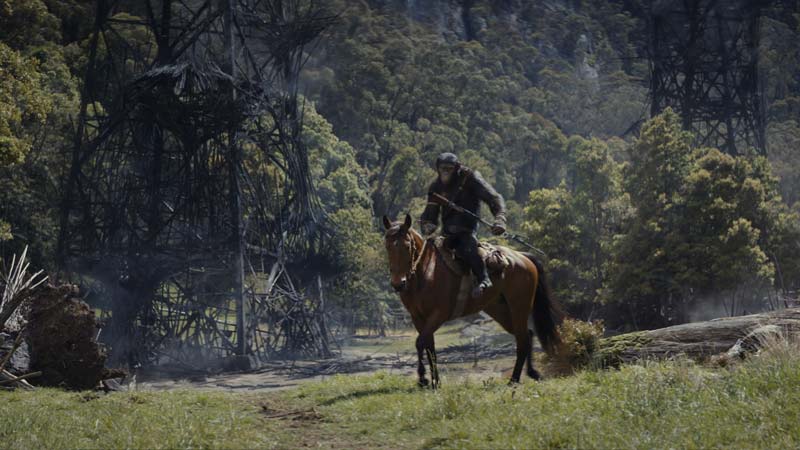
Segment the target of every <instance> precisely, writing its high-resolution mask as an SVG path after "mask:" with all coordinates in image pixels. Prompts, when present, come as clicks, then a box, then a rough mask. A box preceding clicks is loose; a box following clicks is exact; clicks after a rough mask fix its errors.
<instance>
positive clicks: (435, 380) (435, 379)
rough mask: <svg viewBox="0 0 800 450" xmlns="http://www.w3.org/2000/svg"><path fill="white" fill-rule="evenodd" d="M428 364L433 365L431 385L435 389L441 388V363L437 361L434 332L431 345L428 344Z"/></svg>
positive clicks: (431, 335)
mask: <svg viewBox="0 0 800 450" xmlns="http://www.w3.org/2000/svg"><path fill="white" fill-rule="evenodd" d="M426 350H427V353H428V365H429V366H431V387H432V388H433V389H438V388H439V364H437V362H436V343H435V342H434V338H433V333H431V334H430V345H429V346H427V349H426Z"/></svg>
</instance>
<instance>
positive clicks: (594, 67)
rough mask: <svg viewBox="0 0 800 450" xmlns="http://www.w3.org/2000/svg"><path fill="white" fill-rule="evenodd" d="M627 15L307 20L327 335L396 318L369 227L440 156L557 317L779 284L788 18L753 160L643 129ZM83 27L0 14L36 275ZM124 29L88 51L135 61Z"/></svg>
mask: <svg viewBox="0 0 800 450" xmlns="http://www.w3.org/2000/svg"><path fill="white" fill-rule="evenodd" d="M641 3H642V2H638V1H624V2H623V1H611V2H609V1H600V0H589V1H583V2H561V1H555V2H522V4H515V3H513V2H510V3H508V4H506V3H502V2H499V3H498V2H489V1H486V0H479V1H474V2H467V4H468V6H467V7H464V8H461V7H458V8H456V7H455V6H453V5H452V4H451V3H449V2H443V1H431V2H399V1H397V2H393V1H389V2H385V1H366V0H365V1H344V0H336V1H331V2H328V7H329V8H330V9H331V10H332V11H335V12H337V13H339V22H338V24H337V25H336V26H335V27H333V28H332V29H330V30H329V31H328V32H327V33H326V34H325V36H324V37H323V39H322V40H321V41H320V42H319V44H318V45H317V46H315V47H314V48H313V49H311V48H309V51H310V53H309V58H310V59H309V61H308V63H307V66H306V69H305V72H304V75H303V79H302V86H303V92H304V95H305V104H304V123H305V130H304V132H303V138H304V139H305V141H306V144H307V147H308V149H309V152H310V155H311V166H312V167H311V171H312V179H313V180H314V181H315V183H316V186H315V187H316V190H317V192H318V194H319V196H320V200H321V202H322V205H323V207H324V209H325V211H326V212H327V214H328V217H329V218H330V221H331V223H332V224H333V225H334V228H335V231H336V238H335V239H331V240H329V241H326V242H325V245H324V248H322V249H320V251H321V253H323V256H325V257H326V258H327V259H328V260H329V261H331V263H332V265H333V267H334V268H335V269H336V270H335V272H336V273H335V274H329V275H328V279H329V283H330V284H331V286H332V287H333V289H332V292H331V295H332V296H333V298H332V300H333V301H332V307H333V308H334V310H335V312H336V314H337V317H338V318H339V319H340V320H341V321H342V322H343V323H347V324H348V326H349V327H358V326H363V325H366V324H376V323H377V324H379V326H380V324H383V323H384V322H385V320H386V312H387V309H388V308H389V307H391V306H392V305H394V306H396V298H395V297H394V296H393V295H391V294H390V293H389V292H390V291H389V289H388V286H387V276H386V269H385V261H384V255H383V253H382V248H381V245H380V239H381V236H380V234H379V230H380V226H379V221H378V220H377V219H376V217H380V216H381V215H383V214H384V213H388V214H389V215H392V216H396V215H398V214H401V213H405V212H406V211H411V212H412V215H414V216H418V215H419V213H420V212H421V207H422V203H423V201H422V196H423V194H424V193H425V187H426V186H427V184H428V182H429V181H430V180H431V179H432V177H433V176H434V172H433V169H432V162H433V159H434V157H435V155H437V154H438V153H440V152H443V151H453V152H456V153H458V155H459V156H460V158H461V159H462V160H463V161H464V162H466V164H467V165H469V166H470V167H472V168H474V169H477V170H479V171H480V172H481V173H482V174H483V176H484V178H486V179H487V180H488V181H490V182H491V183H492V184H494V185H495V187H496V188H497V189H498V191H499V192H500V193H501V194H503V196H504V197H505V198H506V200H507V203H508V207H509V211H510V214H509V216H510V226H511V227H512V228H513V229H516V230H519V231H521V232H524V233H525V234H526V235H527V237H528V238H529V239H530V240H531V241H532V242H534V243H535V244H536V245H537V246H538V247H541V248H542V249H543V250H545V252H546V253H547V254H548V256H549V257H548V258H547V261H546V262H547V266H548V268H549V270H550V273H551V275H552V277H553V285H554V288H555V290H556V292H557V294H558V297H559V298H560V299H562V300H563V301H564V302H565V303H566V304H567V306H568V309H569V310H570V312H572V313H573V314H574V315H577V316H579V317H582V318H598V317H602V318H604V319H605V320H606V324H607V325H608V326H609V327H610V328H624V327H628V328H642V327H652V326H658V325H663V324H667V323H673V322H680V321H685V320H690V319H692V318H698V317H700V316H703V315H707V314H718V313H726V314H734V313H739V312H743V311H745V310H749V309H752V308H761V307H764V306H765V304H774V303H775V302H776V298H777V297H776V296H777V295H778V294H784V293H787V292H790V291H792V290H795V289H797V288H798V287H800V248H798V242H799V239H800V229H799V226H798V215H797V214H798V210H800V176H798V174H800V156H798V155H800V153H798V146H800V78H798V75H797V74H798V73H800V49H798V46H797V45H796V43H797V41H798V38H800V25H798V24H799V23H800V16H798V13H800V11H797V10H794V11H789V13H787V11H786V10H784V7H783V6H781V9H777V7H776V9H774V10H773V9H768V10H767V11H766V16H765V18H764V20H763V21H762V44H761V45H762V49H761V52H760V54H761V55H762V69H763V72H764V76H765V80H766V93H767V99H766V100H767V107H768V115H769V123H768V139H769V149H768V155H769V159H768V160H767V159H764V158H760V157H757V156H755V155H750V154H747V153H746V152H745V153H744V154H743V155H739V156H731V155H726V154H723V153H721V152H720V151H719V150H716V149H712V148H697V147H696V146H695V145H694V143H693V137H692V136H691V135H690V134H688V133H686V132H684V131H682V130H681V129H680V126H679V124H680V119H679V118H678V117H677V116H676V115H675V114H674V113H673V112H671V111H666V112H665V113H663V114H662V115H660V116H657V117H654V118H650V120H649V121H646V122H645V119H647V117H646V114H647V110H648V107H647V84H646V77H647V61H646V59H645V58H644V55H645V49H646V41H645V36H646V33H644V26H645V17H644V15H643V14H644V12H643V11H644V9H643V8H642V6H641ZM140 7H141V5H137V4H136V2H121V3H120V5H119V6H118V9H119V10H118V11H115V14H117V15H118V17H119V18H121V19H125V17H132V16H133V15H135V14H137V13H139V9H140ZM92 10H93V7H92V2H91V1H89V0H0V187H1V188H0V241H2V242H3V243H2V244H0V245H2V246H3V249H2V250H3V252H4V253H7V252H10V251H13V250H14V249H18V248H20V247H21V246H22V245H24V244H31V245H32V248H33V249H34V251H35V256H36V258H37V259H38V260H39V264H40V265H44V266H48V267H54V264H55V263H54V249H53V247H54V245H55V240H56V235H57V226H56V224H57V214H58V213H57V208H58V201H59V187H60V182H61V180H62V179H63V175H64V171H65V170H66V168H67V167H68V166H69V163H68V161H67V160H66V158H65V156H64V155H65V154H67V152H66V151H65V150H66V149H69V148H70V146H71V145H72V142H73V140H74V129H73V128H74V127H73V126H72V125H73V121H74V118H75V114H76V109H77V106H78V99H79V95H78V92H79V90H80V82H79V80H80V79H81V78H82V76H83V73H84V70H85V67H84V66H85V63H86V57H87V51H88V44H87V40H88V37H89V32H90V24H91V22H90V20H91V17H92ZM792 12H793V13H794V15H792V14H791V13H792ZM128 31H129V33H128V34H127V35H125V36H109V37H104V40H103V41H102V42H101V47H100V51H107V50H111V51H113V48H114V42H113V40H114V39H125V40H127V41H128V42H129V43H133V44H136V43H139V44H141V45H140V46H141V48H142V49H144V50H143V51H146V49H147V48H149V47H148V45H149V44H148V43H149V42H150V41H151V40H152V39H153V36H152V35H150V34H148V33H147V32H146V31H144V30H140V29H137V28H136V27H133V26H131V29H130V30H128ZM139 44H137V45H139ZM120 64H126V61H120ZM98 97H102V95H101V94H98ZM101 107H102V105H101V104H96V105H91V108H101ZM637 125H641V126H640V127H638V128H637ZM264 170H269V167H268V165H265V169H264Z"/></svg>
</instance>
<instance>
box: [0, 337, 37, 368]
mask: <svg viewBox="0 0 800 450" xmlns="http://www.w3.org/2000/svg"><path fill="white" fill-rule="evenodd" d="M16 339H17V333H0V361H1V360H3V359H5V357H6V355H7V354H8V352H10V351H11V349H13V348H14V341H16ZM30 366H31V361H30V354H29V352H28V343H27V342H25V341H22V343H21V344H20V346H19V347H18V348H17V350H16V351H15V352H14V354H13V355H11V359H10V360H9V361H8V362H7V363H6V365H5V370H7V371H9V372H11V373H13V374H14V375H24V374H26V373H29V372H31V370H30Z"/></svg>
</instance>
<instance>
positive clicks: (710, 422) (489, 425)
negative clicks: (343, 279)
mask: <svg viewBox="0 0 800 450" xmlns="http://www.w3.org/2000/svg"><path fill="white" fill-rule="evenodd" d="M444 382H445V385H444V388H443V389H442V390H440V391H439V392H431V391H420V390H417V389H415V388H413V387H411V386H410V380H409V379H408V378H405V377H399V376H390V375H386V374H378V375H372V376H364V377H346V376H340V377H336V378H334V379H333V380H331V381H328V382H325V383H319V384H311V385H306V386H303V387H301V388H299V389H298V390H296V391H292V392H290V393H288V394H285V395H287V396H288V400H289V401H294V402H295V403H298V404H306V405H314V406H315V407H316V408H317V411H319V413H320V414H322V416H323V417H325V418H328V420H329V421H330V422H329V423H325V424H324V426H326V427H329V428H330V429H331V430H340V431H341V432H343V433H347V434H348V435H350V436H355V437H358V438H359V439H361V441H360V444H359V445H363V446H373V445H374V446H387V447H409V448H428V447H436V448H642V449H651V448H711V447H724V448H730V447H734V448H798V447H800V425H798V424H800V357H799V356H798V355H797V354H796V353H795V354H793V355H789V356H787V355H771V356H765V357H762V358H759V359H757V360H754V361H752V362H748V363H746V364H743V365H740V366H738V367H737V368H735V369H732V370H711V369H706V368H702V367H699V366H696V365H694V364H692V363H690V362H687V361H678V362H666V363H650V364H646V365H636V366H627V367H623V368H622V369H621V370H611V371H597V372H582V373H579V374H578V375H576V376H572V377H568V378H561V379H551V380H548V381H545V382H542V383H532V382H527V383H525V384H524V385H522V386H518V387H516V388H510V387H508V386H506V385H505V380H486V381H484V382H481V383H476V382H468V381H463V380H462V381H458V380H447V379H446V380H444Z"/></svg>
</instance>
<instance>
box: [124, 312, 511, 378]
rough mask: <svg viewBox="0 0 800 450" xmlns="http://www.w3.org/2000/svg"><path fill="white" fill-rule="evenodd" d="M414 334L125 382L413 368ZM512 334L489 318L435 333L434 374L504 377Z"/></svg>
mask: <svg viewBox="0 0 800 450" xmlns="http://www.w3.org/2000/svg"><path fill="white" fill-rule="evenodd" d="M413 342H414V334H413V333H412V332H411V331H405V332H400V333H396V334H394V335H391V336H387V337H381V338H375V337H353V338H352V339H351V340H350V342H348V343H347V345H345V346H344V347H343V348H342V351H341V354H340V356H338V357H336V358H330V359H318V360H294V361H270V362H268V363H266V364H264V366H263V367H261V368H259V369H258V370H256V371H252V372H245V373H241V372H240V373H221V374H213V375H212V374H203V373H200V372H196V373H182V374H177V373H175V372H172V373H170V372H166V371H160V372H159V371H148V372H144V373H139V374H137V375H136V376H135V378H134V379H133V380H132V382H131V385H130V387H131V388H133V389H137V390H170V389H201V390H257V391H270V390H279V389H290V388H292V387H295V386H297V385H298V384H301V383H307V382H310V381H319V380H324V379H325V378H327V377H331V376H334V375H337V374H357V373H371V372H377V371H387V372H389V373H393V374H402V375H408V376H413V375H414V374H415V373H416V352H415V351H414V345H413ZM512 342H513V339H512V338H511V336H508V335H506V334H505V333H502V332H501V331H500V330H499V329H498V328H497V327H496V326H495V325H494V324H493V323H490V322H486V321H482V322H474V323H468V324H464V323H457V324H454V325H451V326H448V327H446V328H443V329H442V330H441V331H440V333H438V334H437V346H438V347H439V348H440V350H439V352H438V353H439V363H440V373H441V374H442V376H443V377H476V378H484V379H485V378H491V377H500V376H507V374H506V372H508V370H509V369H510V368H511V367H512V366H513V355H514V347H513V344H512Z"/></svg>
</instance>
